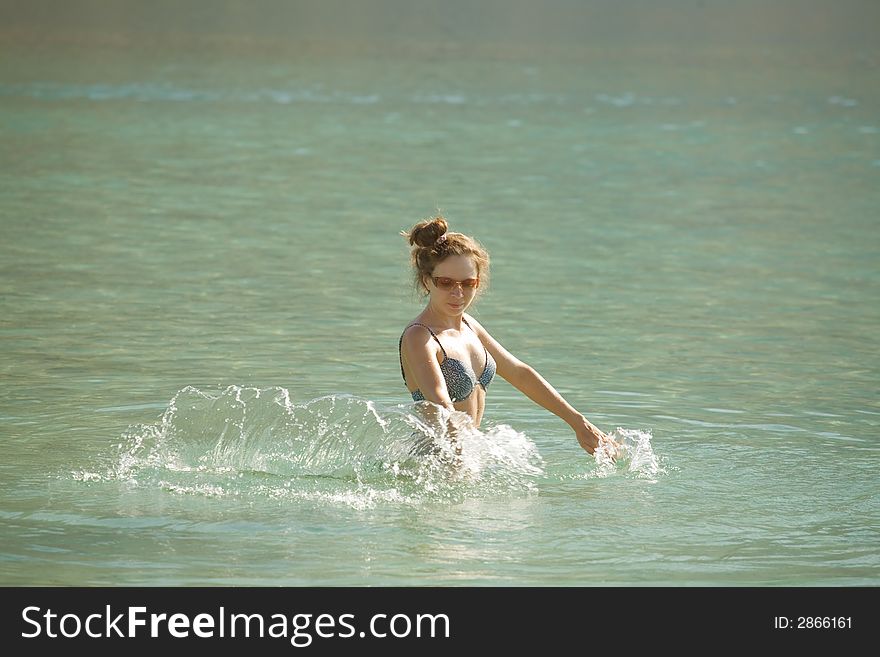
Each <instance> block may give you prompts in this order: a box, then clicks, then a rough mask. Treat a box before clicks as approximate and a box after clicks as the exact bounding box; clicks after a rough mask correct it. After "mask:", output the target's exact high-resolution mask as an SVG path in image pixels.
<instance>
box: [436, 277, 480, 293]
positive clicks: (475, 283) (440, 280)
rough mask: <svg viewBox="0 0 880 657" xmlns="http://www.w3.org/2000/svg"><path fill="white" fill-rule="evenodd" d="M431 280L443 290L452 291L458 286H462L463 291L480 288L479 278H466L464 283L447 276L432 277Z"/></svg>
mask: <svg viewBox="0 0 880 657" xmlns="http://www.w3.org/2000/svg"><path fill="white" fill-rule="evenodd" d="M431 280H432V281H434V285H436V286H437V287H438V288H440V289H441V290H451V289H452V288H454V287H455V286H456V285H461V288H462V289H463V290H464V289H468V290H473V289H476V288H478V287H479V286H480V279H479V278H466V279H464V280H463V281H457V280H455V279H454V278H446V276H431Z"/></svg>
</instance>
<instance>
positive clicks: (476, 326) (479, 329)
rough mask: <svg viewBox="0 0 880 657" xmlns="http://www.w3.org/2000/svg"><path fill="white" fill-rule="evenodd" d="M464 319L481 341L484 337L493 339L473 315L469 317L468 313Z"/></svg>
mask: <svg viewBox="0 0 880 657" xmlns="http://www.w3.org/2000/svg"><path fill="white" fill-rule="evenodd" d="M463 317H464V321H465V322H467V325H468V326H470V327H471V328H472V329H473V331H474V333H476V334H477V335H478V336H479V337H480V339H481V340H482V339H483V337H484V336H485V337H492V336H490V335H489V332H488V331H487V330H486V329H485V328H484V327H483V325H482V324H480V322H478V321H477V320H476V319H474V317H473V315H468V314H467V313H465V314H464V315H463Z"/></svg>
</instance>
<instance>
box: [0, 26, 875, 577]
mask: <svg viewBox="0 0 880 657" xmlns="http://www.w3.org/2000/svg"><path fill="white" fill-rule="evenodd" d="M672 52H674V53H675V55H674V56H671V55H668V53H669V51H667V56H658V57H653V56H648V55H647V54H646V53H645V52H644V51H632V52H630V51H627V50H625V49H620V50H618V51H613V50H612V51H608V52H605V53H604V54H603V55H595V53H594V54H593V55H590V54H588V53H579V54H577V55H576V56H569V57H558V56H551V55H548V54H542V53H541V52H539V51H535V52H533V53H530V52H528V50H527V49H526V50H524V51H517V52H515V53H506V54H505V55H504V56H493V55H492V54H491V52H489V53H487V52H485V51H480V52H479V53H477V54H468V53H453V54H451V55H449V56H444V57H437V56H430V55H426V54H425V53H423V52H421V51H418V50H414V51H412V52H410V53H409V54H408V56H406V57H399V56H394V57H393V56H390V55H388V54H386V53H382V52H379V51H368V52H366V53H351V52H341V53H336V54H333V55H332V56H331V55H327V54H321V53H317V54H316V53H314V52H305V53H303V52H299V51H297V49H296V48H291V49H289V50H282V51H280V52H279V51H270V52H267V51H266V50H265V49H261V48H258V47H255V46H253V45H252V44H251V45H244V46H242V45H239V46H237V47H236V48H234V49H233V48H231V47H226V46H220V45H217V44H212V45H209V46H205V47H204V48H196V47H191V48H187V47H183V46H182V45H180V44H179V43H178V42H174V43H172V44H171V45H169V46H168V47H163V48H155V49H147V48H146V47H143V46H137V45H130V44H129V45H126V44H125V43H121V44H120V43H115V42H112V41H111V42H109V43H107V42H102V43H99V44H95V45H83V44H82V43H80V42H76V41H75V40H73V41H64V40H55V41H52V40H50V41H48V42H33V43H32V42H31V41H29V40H28V38H26V37H21V36H19V37H16V39H11V40H10V41H9V43H8V44H7V48H6V49H5V52H4V57H3V61H2V64H0V137H2V141H0V143H2V148H3V152H4V155H3V162H4V164H3V166H2V168H0V221H2V227H3V239H2V243H0V271H2V276H0V304H2V305H0V308H2V313H0V338H2V343H0V345H2V346H0V372H2V375H3V380H4V383H5V385H4V386H3V388H2V391H0V437H2V442H0V444H2V459H0V527H2V535H0V582H2V583H3V584H7V585H35V584H50V585H101V584H105V585H123V584H131V585H229V584H233V585H275V584H282V585H377V586H381V585H396V584H402V585H497V584H501V585H509V584H513V585H572V584H580V585H599V584H601V585H615V586H616V585H623V586H626V585H641V584H650V585H655V584H656V585H759V586H775V585H786V586H789V585H832V586H849V585H864V584H870V585H877V584H878V583H880V555H878V550H877V547H878V539H880V504H878V486H877V474H878V466H877V463H878V461H877V457H878V453H880V444H878V425H880V404H878V401H877V390H878V385H880V367H878V365H880V363H878V360H880V359H878V350H877V340H876V334H877V329H878V326H880V310H878V308H880V306H878V304H877V300H878V296H880V294H878V293H880V271H878V266H877V264H878V255H880V232H878V213H877V209H878V207H880V192H878V190H880V184H878V183H880V114H878V109H880V92H878V90H880V85H878V84H877V83H878V71H880V69H878V67H877V64H876V62H877V61H880V60H878V59H877V58H876V55H875V53H873V51H871V52H868V53H867V54H865V51H864V49H862V50H859V49H858V48H855V47H854V48H853V50H851V51H844V52H837V53H835V54H834V56H826V55H827V53H815V52H812V51H804V50H797V49H796V48H794V47H793V46H792V48H791V49H786V48H785V47H784V46H778V47H775V48H774V47H770V46H768V47H767V48H765V50H763V51H761V52H760V53H758V54H755V53H750V54H749V55H748V56H746V54H745V53H743V52H738V51H737V50H736V49H733V50H731V49H719V50H718V51H715V50H712V49H711V48H708V47H707V48H706V49H704V50H703V51H700V52H692V53H683V52H676V51H672ZM756 61H757V62H758V64H759V65H756V63H755V62H756ZM802 62H803V63H805V64H808V65H802ZM438 207H439V208H440V209H441V210H442V211H443V212H444V213H445V214H446V216H447V217H448V218H449V220H450V223H451V224H452V226H453V228H454V229H456V230H460V231H463V232H466V233H470V234H473V235H475V236H476V237H477V238H478V239H480V240H481V241H482V242H483V243H484V244H485V245H486V247H487V248H488V249H489V251H490V252H491V254H492V257H493V272H492V274H493V276H492V284H491V288H490V290H489V292H488V293H487V294H486V295H485V296H484V297H483V298H482V299H481V300H480V302H479V303H478V305H477V306H476V307H475V309H474V314H475V315H476V316H477V317H478V318H479V319H480V321H481V322H482V323H483V325H484V326H486V327H487V328H488V329H489V330H490V332H492V333H493V335H495V337H496V338H497V339H498V340H499V341H500V342H502V344H504V345H505V346H506V347H507V348H508V349H510V350H511V351H512V352H513V353H515V354H516V355H518V356H519V357H521V358H522V359H523V360H525V361H527V362H529V363H530V364H532V365H533V366H535V367H536V368H537V369H538V370H539V371H540V372H541V373H542V374H543V375H544V376H545V377H546V378H547V379H549V380H550V381H551V382H552V383H553V384H554V385H555V386H556V387H557V388H558V389H559V390H560V391H561V392H562V393H563V395H564V396H565V397H566V398H567V399H569V401H571V402H572V403H573V404H574V405H575V406H576V407H577V408H578V409H579V410H581V411H582V412H584V413H585V414H586V415H587V416H588V417H589V418H590V419H591V420H592V421H593V422H594V423H596V424H597V425H599V426H600V427H602V428H604V429H606V430H609V431H610V430H617V432H618V436H620V437H621V439H623V440H624V441H625V442H626V444H627V445H628V446H629V451H628V454H627V456H626V458H624V459H623V460H622V461H621V462H620V463H618V464H616V465H612V464H608V463H604V462H601V460H599V461H597V460H596V459H593V458H592V457H589V456H587V455H586V454H585V453H584V452H583V451H581V450H580V449H579V448H578V447H577V443H576V441H575V439H574V436H573V434H571V432H570V431H569V430H568V427H567V426H566V425H565V424H564V423H563V422H562V421H561V420H559V419H558V418H555V417H554V416H552V415H550V414H548V413H547V412H545V411H543V410H542V409H540V408H538V407H536V406H534V405H533V404H532V403H531V402H529V401H528V400H527V399H525V398H523V397H522V396H521V395H520V394H519V393H517V392H516V391H515V390H514V389H513V388H512V387H510V386H509V385H508V384H507V383H506V382H504V381H501V380H498V379H496V382H495V383H493V385H492V387H491V388H490V390H489V399H488V407H487V411H486V416H485V419H484V424H483V427H482V431H481V432H472V433H470V434H468V435H467V436H466V438H465V439H464V445H465V465H464V467H463V468H461V469H458V470H452V471H450V469H449V468H448V467H447V466H446V465H445V464H444V462H443V461H442V459H434V460H432V459H423V460H418V459H412V458H411V457H408V456H407V454H406V445H407V439H408V438H409V436H410V434H411V432H412V431H413V429H414V428H418V426H419V415H418V413H417V409H415V408H414V407H413V405H411V404H409V403H408V402H407V400H408V395H407V394H406V389H405V387H404V386H403V383H402V381H401V379H400V371H399V367H398V361H397V353H396V349H397V339H398V336H399V334H400V331H401V330H402V328H403V327H404V326H405V325H406V324H407V322H408V321H409V320H410V319H411V318H412V317H414V316H415V315H416V314H417V313H418V312H419V310H420V306H419V302H418V301H417V300H416V299H415V298H414V296H413V294H412V292H411V289H410V285H409V272H408V270H407V260H406V258H407V250H406V246H405V244H404V242H403V241H402V240H401V239H400V238H399V237H398V235H397V233H398V231H400V230H402V229H405V228H408V227H409V226H411V225H412V224H413V223H414V222H415V221H417V220H419V219H421V218H423V217H424V216H427V215H429V214H431V213H432V212H434V211H435V209H436V208H438Z"/></svg>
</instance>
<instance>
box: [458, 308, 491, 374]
mask: <svg viewBox="0 0 880 657" xmlns="http://www.w3.org/2000/svg"><path fill="white" fill-rule="evenodd" d="M461 321H462V322H464V325H465V326H467V327H468V328H469V329H470V330H471V331H474V327H473V326H471V325H470V324H468V321H467V320H466V319H465V318H464V317H462V318H461ZM474 333H476V331H474ZM479 338H480V336H479V335H478V336H477V339H479ZM480 344H483V341H482V340H480ZM483 351H484V352H485V354H486V363H485V365H483V368H484V369H485V367H486V365H488V364H489V350H488V349H486V345H484V344H483Z"/></svg>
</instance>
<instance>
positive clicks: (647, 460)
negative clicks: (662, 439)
mask: <svg viewBox="0 0 880 657" xmlns="http://www.w3.org/2000/svg"><path fill="white" fill-rule="evenodd" d="M608 436H609V438H612V439H613V440H614V441H615V442H616V443H617V444H618V445H619V450H618V452H617V454H613V453H612V452H611V450H610V449H608V448H607V446H600V448H599V449H597V450H596V451H595V453H594V454H593V457H594V458H595V460H596V465H597V467H596V470H595V472H594V476H598V477H607V476H610V475H611V474H613V473H615V472H620V471H624V472H626V473H628V474H632V475H635V476H637V477H640V478H644V479H655V478H656V477H657V476H658V475H661V474H664V473H665V470H664V468H663V467H662V465H661V463H660V459H659V458H658V457H657V455H656V454H655V453H654V448H653V446H652V445H651V438H652V436H651V434H650V433H649V432H647V431H640V430H638V429H622V428H620V427H618V428H617V429H616V430H615V431H613V432H612V433H610V434H608Z"/></svg>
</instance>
